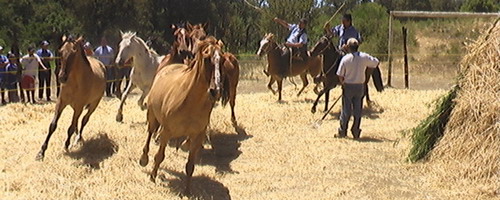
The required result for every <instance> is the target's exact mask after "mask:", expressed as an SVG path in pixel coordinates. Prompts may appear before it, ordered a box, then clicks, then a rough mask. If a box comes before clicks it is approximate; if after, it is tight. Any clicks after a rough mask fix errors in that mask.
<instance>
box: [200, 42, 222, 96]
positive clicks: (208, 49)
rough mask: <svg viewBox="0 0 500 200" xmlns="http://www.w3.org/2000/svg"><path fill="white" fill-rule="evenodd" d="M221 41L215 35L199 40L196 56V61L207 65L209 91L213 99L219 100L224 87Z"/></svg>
mask: <svg viewBox="0 0 500 200" xmlns="http://www.w3.org/2000/svg"><path fill="white" fill-rule="evenodd" d="M220 45H221V42H220V41H218V40H216V39H215V38H214V37H208V38H207V39H205V40H201V41H199V42H198V47H199V51H198V52H197V56H196V57H195V60H196V61H195V62H196V63H199V62H203V65H204V66H205V69H206V70H205V73H206V74H205V76H206V77H207V80H209V81H210V83H209V88H208V91H207V92H208V93H209V96H210V97H211V98H213V100H217V99H219V98H220V96H221V88H222V75H221V74H222V72H221V63H222V62H221V57H222V48H221V46H220ZM201 60H203V61H201Z"/></svg>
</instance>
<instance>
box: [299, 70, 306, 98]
mask: <svg viewBox="0 0 500 200" xmlns="http://www.w3.org/2000/svg"><path fill="white" fill-rule="evenodd" d="M300 79H301V80H302V89H300V91H299V93H297V96H300V94H302V92H303V91H304V89H306V87H307V85H309V81H308V80H307V74H306V73H303V74H301V75H300Z"/></svg>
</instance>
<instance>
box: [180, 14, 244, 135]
mask: <svg viewBox="0 0 500 200" xmlns="http://www.w3.org/2000/svg"><path fill="white" fill-rule="evenodd" d="M205 27H206V24H195V25H192V24H190V23H187V25H186V31H187V32H185V34H187V35H188V36H187V37H185V36H183V34H184V32H183V34H179V35H180V38H186V39H185V40H186V41H187V42H186V43H188V44H191V45H188V46H190V47H191V53H192V54H194V53H196V52H197V51H198V50H197V49H198V44H200V43H199V42H200V41H202V40H204V39H205V38H206V37H207V33H206V32H205ZM176 32H177V31H176ZM177 38H179V36H177ZM180 42H183V41H180ZM180 42H179V43H180ZM218 45H219V46H220V47H221V48H222V47H223V45H224V44H223V43H222V42H220V41H219V44H218ZM178 52H179V54H182V53H183V52H182V51H178ZM181 57H182V55H181ZM220 65H221V67H222V68H223V70H222V71H223V72H225V73H224V74H222V81H223V84H224V86H225V87H223V89H224V90H223V91H222V92H225V93H226V94H227V95H226V96H227V97H228V98H229V99H222V100H221V103H222V105H223V106H224V105H226V104H227V102H229V105H230V106H231V122H232V123H233V126H234V127H236V126H237V124H238V123H237V120H236V115H235V112H234V106H235V105H236V90H237V88H238V82H239V77H240V65H239V62H238V59H237V58H236V56H234V55H233V54H231V53H228V52H225V53H224V54H223V55H222V58H221V63H220ZM225 88H226V89H225Z"/></svg>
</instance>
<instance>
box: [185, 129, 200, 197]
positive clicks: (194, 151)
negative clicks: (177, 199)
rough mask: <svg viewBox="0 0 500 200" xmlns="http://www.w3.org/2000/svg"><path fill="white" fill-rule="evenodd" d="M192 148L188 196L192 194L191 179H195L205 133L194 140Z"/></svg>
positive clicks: (187, 170)
mask: <svg viewBox="0 0 500 200" xmlns="http://www.w3.org/2000/svg"><path fill="white" fill-rule="evenodd" d="M192 139H193V140H192V141H191V144H190V147H189V157H188V162H187V163H186V176H187V177H186V191H185V194H186V195H190V194H191V178H192V177H193V172H194V164H195V163H196V161H197V159H198V154H199V152H200V149H201V147H202V144H203V141H204V140H205V131H203V133H201V134H198V135H197V136H196V137H195V138H192Z"/></svg>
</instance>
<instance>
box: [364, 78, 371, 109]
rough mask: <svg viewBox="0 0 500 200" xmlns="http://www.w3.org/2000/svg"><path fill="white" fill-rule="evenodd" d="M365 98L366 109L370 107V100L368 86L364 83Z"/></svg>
mask: <svg viewBox="0 0 500 200" xmlns="http://www.w3.org/2000/svg"><path fill="white" fill-rule="evenodd" d="M365 96H366V104H367V105H368V107H370V106H371V103H372V100H371V99H370V94H369V93H368V84H366V83H365Z"/></svg>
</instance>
